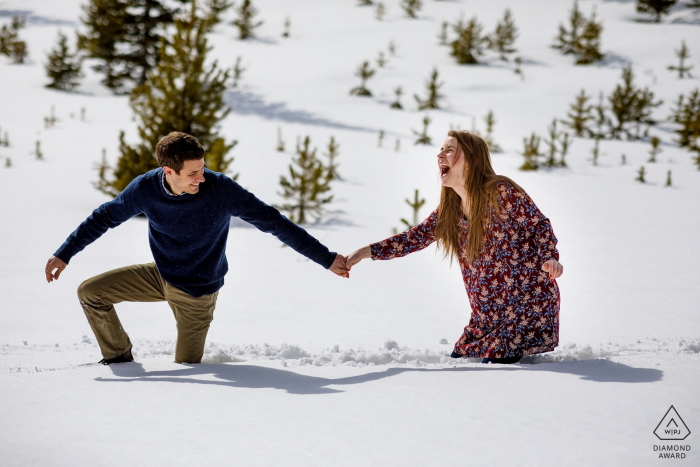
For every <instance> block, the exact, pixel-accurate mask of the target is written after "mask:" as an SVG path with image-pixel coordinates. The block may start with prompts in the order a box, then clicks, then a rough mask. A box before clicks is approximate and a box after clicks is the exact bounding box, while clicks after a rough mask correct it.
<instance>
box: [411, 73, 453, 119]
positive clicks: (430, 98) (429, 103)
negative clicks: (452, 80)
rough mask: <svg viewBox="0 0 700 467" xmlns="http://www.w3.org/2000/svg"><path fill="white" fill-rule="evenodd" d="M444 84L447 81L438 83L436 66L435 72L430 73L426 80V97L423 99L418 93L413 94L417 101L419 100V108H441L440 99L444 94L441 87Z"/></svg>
mask: <svg viewBox="0 0 700 467" xmlns="http://www.w3.org/2000/svg"><path fill="white" fill-rule="evenodd" d="M443 84H445V83H438V70H437V68H434V69H433V72H432V73H431V74H430V79H429V80H427V81H425V93H426V96H425V99H421V98H420V97H418V95H417V94H414V95H413V97H414V99H415V100H416V102H418V110H425V109H439V108H440V106H439V104H438V100H440V99H441V98H442V97H443V96H442V94H440V88H441V87H442V85H443Z"/></svg>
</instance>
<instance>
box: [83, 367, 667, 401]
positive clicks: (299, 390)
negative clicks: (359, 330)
mask: <svg viewBox="0 0 700 467" xmlns="http://www.w3.org/2000/svg"><path fill="white" fill-rule="evenodd" d="M109 368H110V369H111V370H112V373H113V374H114V376H115V377H114V378H101V377H100V378H96V381H99V382H118V383H130V382H133V381H152V382H170V383H189V384H213V385H217V386H230V387H236V388H250V389H264V388H269V389H280V390H283V391H286V392H288V393H290V394H332V393H338V392H343V391H342V390H340V389H335V388H333V387H331V386H348V385H353V384H362V383H368V382H371V381H378V380H380V379H384V378H390V377H393V376H396V375H399V374H402V373H409V372H421V373H428V372H452V373H469V372H479V371H508V372H513V376H514V377H517V376H516V374H515V372H517V371H528V372H529V371H548V372H555V373H568V374H572V375H577V376H580V377H581V379H583V380H586V381H595V382H598V383H654V382H656V381H660V380H661V378H662V376H663V372H662V371H661V370H656V369H652V368H635V367H630V366H627V365H623V364H622V363H616V362H612V361H608V360H603V359H599V360H582V361H575V362H574V361H571V362H558V363H541V364H536V365H518V366H506V365H503V366H499V368H495V367H493V366H490V365H489V366H488V367H487V366H486V365H483V366H478V365H474V366H471V365H470V366H468V367H459V368H457V367H453V368H435V369H431V368H404V367H401V368H396V367H392V368H387V369H386V370H384V371H370V372H367V373H364V374H361V375H357V376H350V377H346V378H337V379H331V378H320V377H317V376H307V375H302V374H299V373H296V372H294V371H290V370H283V369H276V368H268V367H263V366H257V365H247V364H225V363H221V364H208V365H187V366H185V367H184V368H182V369H177V370H168V371H146V370H145V369H144V368H143V366H142V365H141V364H140V363H128V364H118V365H111V366H110V367H109ZM201 376H213V377H214V378H215V379H200V378H199V377H201Z"/></svg>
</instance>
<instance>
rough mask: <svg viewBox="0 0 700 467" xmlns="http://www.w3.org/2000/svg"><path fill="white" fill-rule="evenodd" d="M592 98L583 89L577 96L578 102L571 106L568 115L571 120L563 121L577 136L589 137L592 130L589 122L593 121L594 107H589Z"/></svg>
mask: <svg viewBox="0 0 700 467" xmlns="http://www.w3.org/2000/svg"><path fill="white" fill-rule="evenodd" d="M590 98H591V97H590V96H587V95H586V91H585V90H583V89H581V92H580V93H579V94H578V95H577V96H576V100H575V101H574V103H573V104H571V106H570V110H569V113H567V114H566V116H567V117H569V120H563V121H562V123H563V124H564V125H566V126H568V127H569V128H571V129H572V130H573V131H574V134H575V135H576V136H579V137H580V136H588V135H590V133H591V130H590V129H589V128H588V122H589V121H590V120H592V119H593V116H592V115H591V110H592V109H593V106H592V105H588V101H589V99H590Z"/></svg>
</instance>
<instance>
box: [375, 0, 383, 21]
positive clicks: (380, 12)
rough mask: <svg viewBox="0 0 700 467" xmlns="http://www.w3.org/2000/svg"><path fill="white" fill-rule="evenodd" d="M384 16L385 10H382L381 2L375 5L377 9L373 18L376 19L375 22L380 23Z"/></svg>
mask: <svg viewBox="0 0 700 467" xmlns="http://www.w3.org/2000/svg"><path fill="white" fill-rule="evenodd" d="M385 14H386V8H384V4H383V3H382V2H379V3H377V8H376V9H375V10H374V16H375V18H377V20H379V21H381V20H383V19H384V15H385Z"/></svg>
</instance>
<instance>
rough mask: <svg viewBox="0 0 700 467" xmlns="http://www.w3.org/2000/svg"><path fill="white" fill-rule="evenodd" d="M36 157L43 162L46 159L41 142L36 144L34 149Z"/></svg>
mask: <svg viewBox="0 0 700 467" xmlns="http://www.w3.org/2000/svg"><path fill="white" fill-rule="evenodd" d="M34 155H35V156H36V158H37V159H39V160H42V159H43V158H44V153H43V152H41V141H37V142H36V146H35V149H34Z"/></svg>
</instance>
